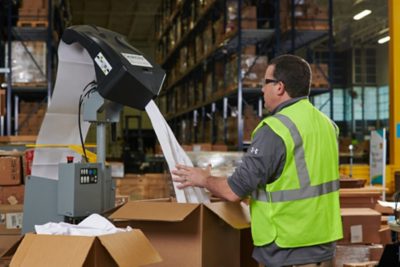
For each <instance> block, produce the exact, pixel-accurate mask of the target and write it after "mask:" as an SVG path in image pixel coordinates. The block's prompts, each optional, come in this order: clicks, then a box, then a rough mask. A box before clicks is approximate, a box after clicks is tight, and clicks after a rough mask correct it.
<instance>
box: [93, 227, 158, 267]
mask: <svg viewBox="0 0 400 267" xmlns="http://www.w3.org/2000/svg"><path fill="white" fill-rule="evenodd" d="M98 238H99V239H100V242H101V244H102V245H103V246H104V247H105V248H106V249H107V251H108V252H109V253H110V255H111V257H112V258H113V259H114V261H115V262H116V263H117V264H118V266H121V267H124V266H126V267H128V266H129V267H130V266H142V265H147V264H151V263H157V262H160V261H161V260H162V259H161V257H160V255H159V254H158V252H157V251H156V250H155V249H154V247H153V246H152V245H151V244H150V241H149V240H148V239H147V238H146V237H145V235H144V234H143V233H142V231H140V230H133V231H130V232H124V233H118V234H112V235H102V236H98Z"/></svg>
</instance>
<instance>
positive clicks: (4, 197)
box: [0, 151, 26, 205]
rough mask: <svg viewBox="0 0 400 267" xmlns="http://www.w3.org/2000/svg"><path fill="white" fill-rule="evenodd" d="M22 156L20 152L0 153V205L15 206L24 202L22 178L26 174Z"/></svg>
mask: <svg viewBox="0 0 400 267" xmlns="http://www.w3.org/2000/svg"><path fill="white" fill-rule="evenodd" d="M22 156H23V153H21V152H9V151H2V152H1V153H0V204H8V205H15V204H21V203H23V202H24V185H23V177H24V176H25V173H26V172H25V168H24V166H23V161H22Z"/></svg>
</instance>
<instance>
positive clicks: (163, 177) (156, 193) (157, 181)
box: [116, 173, 171, 200]
mask: <svg viewBox="0 0 400 267" xmlns="http://www.w3.org/2000/svg"><path fill="white" fill-rule="evenodd" d="M170 194H171V182H170V177H169V175H168V174H164V173H147V174H143V175H140V174H126V175H125V177H124V178H121V179H116V195H117V196H126V197H128V198H129V199H130V200H138V199H154V198H166V197H169V196H170Z"/></svg>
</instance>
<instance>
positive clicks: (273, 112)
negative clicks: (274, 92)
mask: <svg viewBox="0 0 400 267" xmlns="http://www.w3.org/2000/svg"><path fill="white" fill-rule="evenodd" d="M303 99H308V96H301V97H295V98H292V99H289V100H286V101H285V102H282V103H280V104H279V105H278V106H277V107H276V108H275V109H274V110H273V111H272V112H271V115H274V114H275V113H278V112H279V111H281V110H282V109H284V108H286V107H288V106H290V105H292V104H294V103H297V102H298V101H300V100H303Z"/></svg>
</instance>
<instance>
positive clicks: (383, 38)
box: [378, 36, 390, 44]
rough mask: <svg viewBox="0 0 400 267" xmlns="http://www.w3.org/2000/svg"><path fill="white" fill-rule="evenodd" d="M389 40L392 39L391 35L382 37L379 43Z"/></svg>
mask: <svg viewBox="0 0 400 267" xmlns="http://www.w3.org/2000/svg"><path fill="white" fill-rule="evenodd" d="M389 40H390V36H385V37H382V38H381V39H379V40H378V43H379V44H383V43H386V42H388V41H389Z"/></svg>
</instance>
